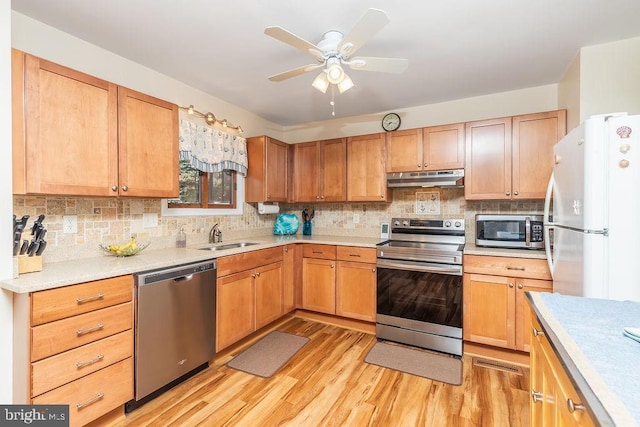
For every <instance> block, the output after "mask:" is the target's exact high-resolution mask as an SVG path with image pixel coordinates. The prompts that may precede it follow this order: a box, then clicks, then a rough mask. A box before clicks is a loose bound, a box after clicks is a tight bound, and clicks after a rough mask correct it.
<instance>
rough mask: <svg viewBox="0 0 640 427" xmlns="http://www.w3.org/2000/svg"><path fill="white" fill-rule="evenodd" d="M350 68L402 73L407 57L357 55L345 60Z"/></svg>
mask: <svg viewBox="0 0 640 427" xmlns="http://www.w3.org/2000/svg"><path fill="white" fill-rule="evenodd" d="M346 64H348V65H349V67H351V69H352V70H360V71H380V72H382V73H402V72H403V71H404V70H406V69H407V67H408V66H409V60H408V59H401V58H377V57H366V56H358V57H357V58H353V59H352V60H351V61H348V62H346Z"/></svg>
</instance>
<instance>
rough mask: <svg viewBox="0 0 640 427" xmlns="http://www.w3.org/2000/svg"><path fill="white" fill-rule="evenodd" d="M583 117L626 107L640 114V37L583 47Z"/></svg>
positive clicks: (581, 83) (581, 110)
mask: <svg viewBox="0 0 640 427" xmlns="http://www.w3.org/2000/svg"><path fill="white" fill-rule="evenodd" d="M580 58H581V60H580V119H581V121H583V120H585V119H587V118H589V117H590V116H592V115H594V114H606V113H613V112H619V111H626V112H627V113H629V114H640V96H638V94H640V78H638V76H640V37H636V38H633V39H627V40H620V41H617V42H613V43H605V44H600V45H596V46H589V47H585V48H582V49H581V51H580Z"/></svg>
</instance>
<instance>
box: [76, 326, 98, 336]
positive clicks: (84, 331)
mask: <svg viewBox="0 0 640 427" xmlns="http://www.w3.org/2000/svg"><path fill="white" fill-rule="evenodd" d="M101 329H104V325H103V324H102V323H98V324H97V325H96V326H94V327H93V328H87V329H78V330H76V335H77V336H81V335H84V334H88V333H89V332H95V331H99V330H101Z"/></svg>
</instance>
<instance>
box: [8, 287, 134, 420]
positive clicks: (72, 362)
mask: <svg viewBox="0 0 640 427" xmlns="http://www.w3.org/2000/svg"><path fill="white" fill-rule="evenodd" d="M25 297H26V298H25ZM14 305H17V307H18V308H17V309H16V312H17V313H20V312H25V313H26V312H28V317H29V324H30V325H31V326H30V327H29V329H28V332H27V333H28V335H29V337H28V340H26V341H25V342H28V343H29V349H28V354H29V362H30V364H29V371H30V375H29V379H30V381H29V384H28V390H29V393H28V394H29V395H28V401H29V402H30V403H33V404H65V405H69V417H70V420H69V421H70V425H72V426H80V425H85V424H87V423H89V422H91V421H93V420H95V419H97V418H99V417H101V416H102V415H105V414H106V413H108V412H110V411H112V410H115V409H117V408H118V407H123V404H124V403H125V402H127V401H129V400H131V399H132V398H133V342H134V334H133V277H132V276H121V277H115V278H111V279H105V280H97V281H94V282H88V283H82V284H78V285H73V286H65V287H61V288H56V289H50V290H45V291H40V292H34V293H32V294H30V295H28V297H27V296H26V295H24V296H23V295H22V294H19V295H18V296H17V297H16V298H14Z"/></svg>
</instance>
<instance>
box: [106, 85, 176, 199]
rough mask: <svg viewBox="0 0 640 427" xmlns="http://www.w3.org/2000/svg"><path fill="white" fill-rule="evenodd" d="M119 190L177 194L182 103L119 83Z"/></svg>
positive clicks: (145, 194) (146, 194) (144, 194)
mask: <svg viewBox="0 0 640 427" xmlns="http://www.w3.org/2000/svg"><path fill="white" fill-rule="evenodd" d="M118 152H119V155H118V159H119V163H118V170H119V173H118V175H119V179H118V181H119V186H120V187H119V194H120V196H132V197H177V196H179V182H178V106H177V105H175V104H171V103H169V102H166V101H162V100H160V99H157V98H153V97H151V96H148V95H145V94H142V93H139V92H135V91H133V90H130V89H126V88H123V87H118Z"/></svg>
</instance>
